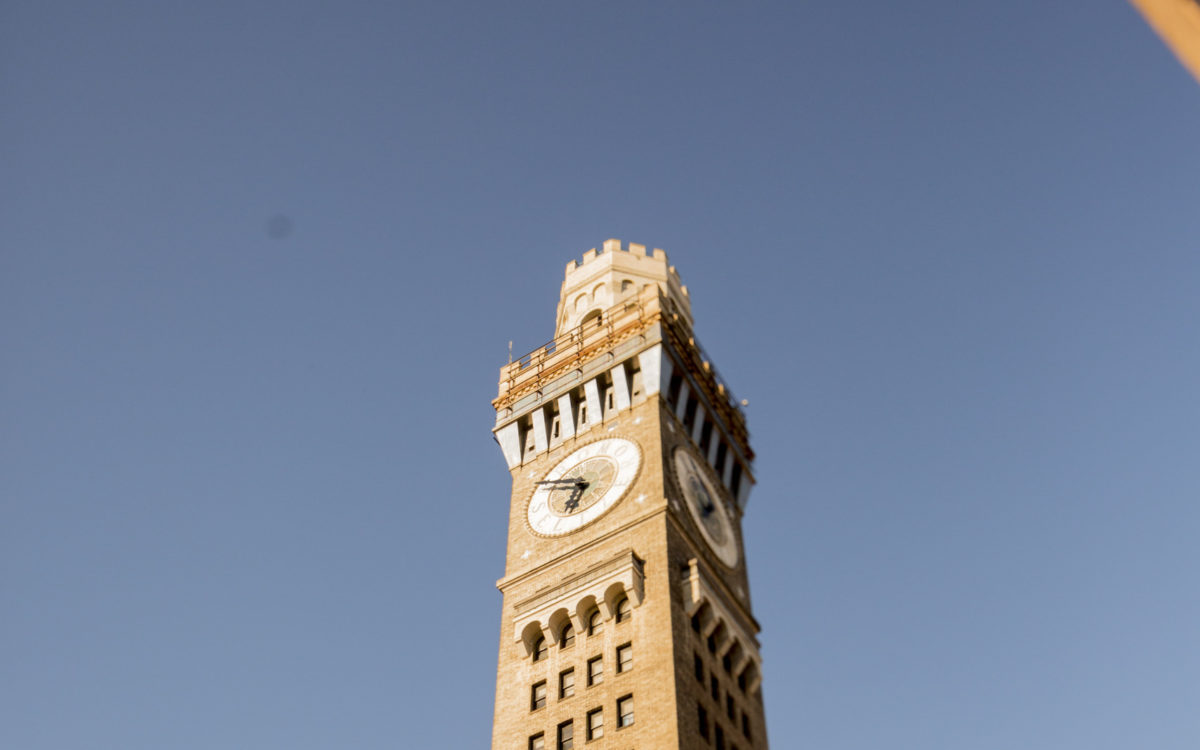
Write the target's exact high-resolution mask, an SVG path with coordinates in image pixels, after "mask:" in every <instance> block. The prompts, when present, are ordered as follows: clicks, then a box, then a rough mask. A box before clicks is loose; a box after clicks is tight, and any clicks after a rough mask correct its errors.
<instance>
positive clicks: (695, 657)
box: [692, 653, 704, 685]
mask: <svg viewBox="0 0 1200 750" xmlns="http://www.w3.org/2000/svg"><path fill="white" fill-rule="evenodd" d="M692 666H693V667H694V668H695V670H696V682H698V683H700V684H701V685H703V684H704V660H703V659H701V658H700V654H696V653H693V654H692Z"/></svg>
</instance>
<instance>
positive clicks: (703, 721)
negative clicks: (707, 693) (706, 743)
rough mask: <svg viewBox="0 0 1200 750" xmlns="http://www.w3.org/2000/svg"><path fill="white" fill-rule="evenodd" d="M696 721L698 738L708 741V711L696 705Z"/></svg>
mask: <svg viewBox="0 0 1200 750" xmlns="http://www.w3.org/2000/svg"><path fill="white" fill-rule="evenodd" d="M696 719H697V721H699V722H700V736H701V737H703V738H704V739H706V740H707V739H708V711H705V710H704V706H702V705H700V704H699V703H697V704H696Z"/></svg>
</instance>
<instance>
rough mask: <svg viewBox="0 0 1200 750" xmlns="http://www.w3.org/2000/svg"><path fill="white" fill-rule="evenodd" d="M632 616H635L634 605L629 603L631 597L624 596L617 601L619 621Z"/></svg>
mask: <svg viewBox="0 0 1200 750" xmlns="http://www.w3.org/2000/svg"><path fill="white" fill-rule="evenodd" d="M630 617H633V605H631V604H630V603H629V597H627V596H623V597H621V601H619V602H617V622H625V621H626V620H628V619H629V618H630Z"/></svg>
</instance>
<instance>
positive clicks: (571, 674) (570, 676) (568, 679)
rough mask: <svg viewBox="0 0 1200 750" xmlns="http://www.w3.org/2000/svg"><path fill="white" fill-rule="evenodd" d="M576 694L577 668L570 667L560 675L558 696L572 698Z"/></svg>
mask: <svg viewBox="0 0 1200 750" xmlns="http://www.w3.org/2000/svg"><path fill="white" fill-rule="evenodd" d="M572 695H575V670H574V669H568V670H566V671H564V672H563V673H562V674H560V675H559V676H558V697H559V698H570V697H571V696H572Z"/></svg>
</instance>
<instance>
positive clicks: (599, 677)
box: [588, 656, 604, 685]
mask: <svg viewBox="0 0 1200 750" xmlns="http://www.w3.org/2000/svg"><path fill="white" fill-rule="evenodd" d="M602 682H604V657H601V656H597V657H596V658H594V659H588V685H599V684H600V683H602Z"/></svg>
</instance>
